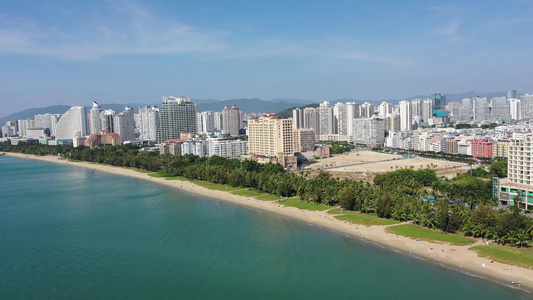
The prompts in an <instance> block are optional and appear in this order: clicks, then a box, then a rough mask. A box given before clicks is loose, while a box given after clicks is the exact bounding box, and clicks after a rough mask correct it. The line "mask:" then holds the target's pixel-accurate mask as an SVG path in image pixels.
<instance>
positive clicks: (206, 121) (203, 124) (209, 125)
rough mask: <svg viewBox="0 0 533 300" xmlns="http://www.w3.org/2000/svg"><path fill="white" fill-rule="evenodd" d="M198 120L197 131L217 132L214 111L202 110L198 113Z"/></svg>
mask: <svg viewBox="0 0 533 300" xmlns="http://www.w3.org/2000/svg"><path fill="white" fill-rule="evenodd" d="M196 119H197V120H196V121H197V122H198V126H197V131H198V132H201V133H213V132H215V118H214V114H213V112H212V111H202V112H199V113H196Z"/></svg>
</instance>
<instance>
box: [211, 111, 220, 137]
mask: <svg viewBox="0 0 533 300" xmlns="http://www.w3.org/2000/svg"><path fill="white" fill-rule="evenodd" d="M213 124H214V125H213V126H214V127H215V128H214V129H213V132H221V131H222V112H220V111H215V112H213Z"/></svg>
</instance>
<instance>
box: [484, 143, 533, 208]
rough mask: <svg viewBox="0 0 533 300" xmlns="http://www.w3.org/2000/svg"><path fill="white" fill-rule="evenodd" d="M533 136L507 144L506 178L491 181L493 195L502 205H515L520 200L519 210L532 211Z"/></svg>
mask: <svg viewBox="0 0 533 300" xmlns="http://www.w3.org/2000/svg"><path fill="white" fill-rule="evenodd" d="M531 157H533V134H531V133H530V134H526V135H524V136H522V137H520V138H513V139H511V141H510V143H509V160H508V163H507V178H504V179H500V178H494V179H493V195H494V196H496V197H498V198H499V199H500V201H501V203H502V204H504V205H516V203H515V201H514V200H515V199H520V201H521V204H520V208H522V209H524V208H526V209H533V164H532V163H531V161H532V158H531Z"/></svg>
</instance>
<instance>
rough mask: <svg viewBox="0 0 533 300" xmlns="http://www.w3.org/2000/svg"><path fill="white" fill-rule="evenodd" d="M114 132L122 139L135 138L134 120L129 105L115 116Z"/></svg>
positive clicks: (131, 139) (129, 139) (130, 139)
mask: <svg viewBox="0 0 533 300" xmlns="http://www.w3.org/2000/svg"><path fill="white" fill-rule="evenodd" d="M115 132H116V133H118V134H119V135H120V138H121V139H122V141H133V140H135V121H134V119H133V109H132V108H131V107H129V106H126V108H125V109H124V111H123V112H121V113H119V114H117V115H116V116H115Z"/></svg>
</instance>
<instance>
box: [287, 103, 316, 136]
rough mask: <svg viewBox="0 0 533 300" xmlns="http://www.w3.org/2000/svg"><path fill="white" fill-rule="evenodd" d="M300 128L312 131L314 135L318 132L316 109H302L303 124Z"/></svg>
mask: <svg viewBox="0 0 533 300" xmlns="http://www.w3.org/2000/svg"><path fill="white" fill-rule="evenodd" d="M293 127H294V126H293ZM302 128H304V129H314V130H315V134H316V133H317V132H318V131H319V130H320V112H319V109H318V108H316V107H306V108H304V124H303V127H302Z"/></svg>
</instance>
